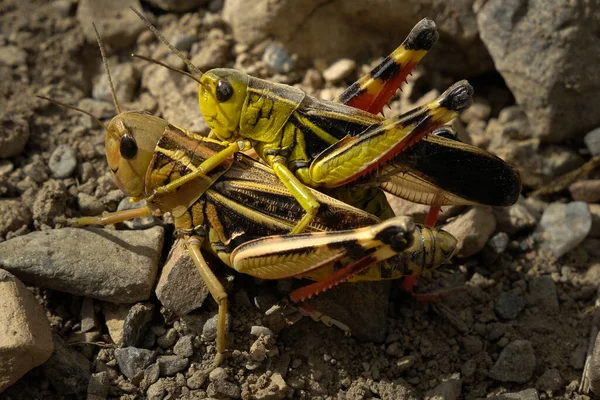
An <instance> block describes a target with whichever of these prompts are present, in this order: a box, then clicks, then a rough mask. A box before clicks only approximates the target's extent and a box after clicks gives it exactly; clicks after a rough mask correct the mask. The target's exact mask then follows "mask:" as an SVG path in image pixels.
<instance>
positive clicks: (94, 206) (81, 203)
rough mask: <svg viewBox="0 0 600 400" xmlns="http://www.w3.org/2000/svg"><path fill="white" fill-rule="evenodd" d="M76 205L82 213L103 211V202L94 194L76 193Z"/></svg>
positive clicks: (91, 213) (95, 213)
mask: <svg viewBox="0 0 600 400" xmlns="http://www.w3.org/2000/svg"><path fill="white" fill-rule="evenodd" d="M77 206H78V207H79V211H81V214H82V215H99V214H101V213H102V211H104V204H102V202H101V201H100V200H98V199H97V198H95V197H94V196H90V195H89V194H86V193H82V192H79V193H77Z"/></svg>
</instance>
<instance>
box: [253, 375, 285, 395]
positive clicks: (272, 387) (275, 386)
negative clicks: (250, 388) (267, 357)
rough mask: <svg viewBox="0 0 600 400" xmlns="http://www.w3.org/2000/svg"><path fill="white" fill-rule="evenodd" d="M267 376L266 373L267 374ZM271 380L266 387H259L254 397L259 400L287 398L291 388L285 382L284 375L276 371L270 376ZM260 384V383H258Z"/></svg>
mask: <svg viewBox="0 0 600 400" xmlns="http://www.w3.org/2000/svg"><path fill="white" fill-rule="evenodd" d="M265 376H266V375H265ZM269 379H270V382H269V383H268V384H267V385H265V386H264V387H262V386H261V387H260V388H258V390H257V391H256V392H255V393H253V396H252V397H253V398H255V399H257V400H282V399H285V398H286V396H287V395H288V393H289V392H290V391H291V388H290V387H289V386H288V385H287V383H286V382H285V380H284V378H283V376H282V375H281V374H280V373H278V372H275V373H273V375H271V376H270V378H269ZM257 386H258V385H257Z"/></svg>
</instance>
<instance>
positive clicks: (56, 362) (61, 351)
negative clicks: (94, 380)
mask: <svg viewBox="0 0 600 400" xmlns="http://www.w3.org/2000/svg"><path fill="white" fill-rule="evenodd" d="M52 339H53V340H54V352H53V353H52V356H51V357H50V358H49V359H48V361H46V363H45V364H44V374H45V376H46V378H47V379H48V381H50V383H51V384H52V386H54V388H55V389H56V390H57V391H58V393H59V394H61V395H63V396H76V397H80V396H85V393H86V391H87V387H88V384H89V381H90V378H91V374H90V362H89V361H88V360H87V358H85V357H84V356H83V354H81V353H80V352H78V351H76V350H75V349H74V348H72V347H71V346H69V345H67V343H65V342H64V341H63V340H62V339H61V338H60V337H59V336H58V335H56V334H54V335H53V337H52Z"/></svg>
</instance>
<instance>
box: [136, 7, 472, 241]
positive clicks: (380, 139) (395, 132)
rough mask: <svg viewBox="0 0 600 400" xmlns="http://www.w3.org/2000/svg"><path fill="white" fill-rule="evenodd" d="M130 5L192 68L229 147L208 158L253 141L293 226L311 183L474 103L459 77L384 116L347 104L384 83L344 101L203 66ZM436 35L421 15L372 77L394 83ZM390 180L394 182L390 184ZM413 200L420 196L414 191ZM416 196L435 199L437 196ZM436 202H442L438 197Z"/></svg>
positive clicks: (361, 172)
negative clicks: (290, 209) (290, 208)
mask: <svg viewBox="0 0 600 400" xmlns="http://www.w3.org/2000/svg"><path fill="white" fill-rule="evenodd" d="M131 8H132V10H133V11H134V12H135V13H136V14H137V15H138V16H139V17H140V18H141V19H142V20H143V21H144V22H145V23H146V24H147V25H148V27H149V28H150V29H151V30H152V31H153V32H154V33H155V34H156V36H157V37H158V38H159V39H160V40H161V41H162V42H163V43H165V44H166V45H167V46H169V47H170V48H171V50H172V51H173V52H175V53H176V54H177V55H179V56H180V57H181V58H182V60H183V61H184V62H185V63H186V64H187V65H188V67H189V68H190V70H191V71H192V75H190V76H192V77H193V78H194V79H196V81H197V82H198V84H199V87H198V99H199V103H200V110H201V112H202V114H203V115H204V118H205V120H206V122H207V124H208V126H209V127H210V128H211V130H212V131H211V134H212V135H213V136H214V137H216V138H217V139H218V140H220V141H221V142H222V143H224V144H225V145H226V146H227V147H226V148H225V149H224V150H223V151H221V152H219V153H218V154H217V156H216V157H215V160H213V161H214V164H213V165H217V164H218V163H220V162H223V161H225V160H226V159H228V158H229V157H231V155H232V154H233V153H235V152H238V151H244V150H249V149H251V148H254V150H255V151H256V152H257V154H258V155H259V157H261V158H262V159H263V160H264V161H265V162H267V164H268V165H270V166H271V167H272V168H273V170H274V172H275V174H276V175H277V177H278V178H279V179H280V180H281V181H282V182H283V184H284V185H285V186H286V188H287V189H288V190H289V191H290V193H292V194H293V195H294V197H295V198H296V200H297V201H298V202H299V203H300V205H301V206H302V208H303V209H304V210H305V212H306V213H305V214H304V216H303V217H302V218H301V219H300V220H299V221H298V223H297V224H296V226H295V227H294V228H293V229H292V231H291V233H298V232H302V231H303V230H304V229H306V227H307V226H308V224H309V223H310V221H311V220H312V219H313V218H314V216H315V215H316V213H317V210H318V208H319V202H318V200H317V199H316V198H315V196H314V195H313V194H312V192H311V191H310V190H309V189H308V187H338V186H342V185H344V184H346V183H349V182H352V181H355V180H356V179H358V178H360V177H362V176H365V175H367V174H369V173H370V172H373V171H375V170H376V169H378V168H379V167H380V166H382V165H383V164H384V163H386V162H387V161H389V160H391V159H393V158H394V157H395V156H396V155H398V154H399V153H401V152H402V151H403V150H405V149H407V148H409V147H411V146H412V145H414V144H415V143H416V142H418V141H419V140H420V139H422V138H423V137H424V136H425V135H427V134H429V133H431V132H432V131H434V130H435V129H436V128H439V127H441V126H443V125H444V124H446V123H448V122H450V121H451V120H452V119H454V118H455V117H456V116H457V115H458V114H459V113H460V112H461V111H463V110H464V109H466V108H467V107H469V105H470V104H471V100H472V95H473V88H472V87H471V86H470V85H469V84H468V83H467V82H466V81H461V82H458V83H456V84H455V85H453V86H452V87H450V88H449V89H448V90H447V91H445V92H444V93H443V94H442V95H441V96H440V97H439V98H438V99H436V100H435V101H432V102H431V103H429V104H427V105H425V106H422V107H419V108H417V109H414V110H412V111H410V112H408V113H406V114H404V115H402V116H400V117H398V118H389V119H386V118H384V117H382V116H379V115H376V114H373V113H371V112H367V111H363V110H360V109H358V108H354V107H352V106H351V105H353V104H354V105H362V103H361V102H360V101H357V100H359V99H367V97H365V96H367V95H369V102H370V103H371V104H372V105H374V107H377V105H379V104H380V103H381V101H382V99H385V97H386V96H389V95H390V94H388V93H387V92H386V91H385V90H384V91H382V92H381V96H378V95H377V94H375V96H374V97H372V96H370V94H369V93H368V91H367V92H366V93H362V94H363V97H360V98H359V97H357V95H358V94H360V92H361V90H362V89H360V86H359V89H358V90H357V91H355V92H353V91H352V90H354V89H353V88H352V87H351V88H350V89H351V91H350V92H348V94H347V96H346V98H344V100H345V102H346V103H348V104H350V105H345V104H340V103H334V102H329V101H325V100H321V99H317V98H314V97H311V96H309V95H307V94H306V93H305V92H303V91H302V90H301V89H298V88H295V87H292V86H287V85H282V84H277V83H272V82H269V81H266V80H262V79H258V78H255V77H251V76H249V75H246V74H244V73H242V72H239V71H236V70H233V69H227V68H217V69H213V70H210V71H207V72H202V71H200V70H199V69H198V68H197V67H195V66H194V65H193V64H192V63H191V62H190V61H189V60H188V59H187V58H186V57H185V56H184V55H183V54H182V53H181V52H179V51H178V50H177V49H175V48H174V47H173V46H172V45H171V44H170V43H169V42H168V41H167V40H166V39H165V38H164V37H163V36H162V35H161V34H160V33H159V32H158V31H157V30H156V28H155V27H154V26H153V25H152V24H151V23H150V22H149V21H148V20H147V19H146V18H145V17H144V16H143V15H142V14H141V13H140V12H139V11H137V10H136V9H134V8H133V7H131ZM437 37H438V35H437V31H436V28H435V24H434V23H433V21H430V20H423V21H421V23H420V24H419V25H418V26H417V27H415V29H413V31H412V32H411V34H410V35H409V37H408V38H407V40H406V41H405V43H404V44H403V45H402V46H400V47H399V48H398V49H397V50H396V51H395V52H394V53H392V56H391V57H388V59H386V60H385V61H384V62H383V63H382V67H381V68H379V70H378V71H376V72H375V73H374V74H372V78H374V80H373V79H372V80H371V82H377V79H378V78H381V79H385V78H386V77H387V78H389V79H388V80H389V81H390V82H391V84H392V85H394V84H395V85H399V84H400V82H402V81H403V80H404V78H405V77H406V75H407V74H408V73H409V72H410V70H411V69H412V68H413V67H414V66H415V65H416V63H417V62H418V61H419V60H420V59H421V58H422V57H423V56H424V55H425V54H426V53H427V51H428V50H429V49H430V48H431V46H432V45H433V44H434V43H435V42H436V40H437ZM393 66H396V67H399V66H401V67H402V68H400V71H401V73H400V74H398V73H396V72H398V71H396V70H393V71H392V72H394V73H393V74H390V73H389V72H390V69H389V68H391V67H393ZM397 69H398V68H397ZM386 74H387V75H386ZM364 83H365V84H366V83H367V82H364ZM371 87H373V84H371ZM389 87H390V86H388V87H387V88H389ZM375 89H377V88H375ZM371 94H373V93H371ZM353 98H354V101H353ZM381 107H383V104H381ZM207 167H208V165H207ZM206 172H207V170H206V169H202V170H199V171H198V172H196V173H193V174H190V175H188V176H185V177H182V178H180V179H179V180H175V181H173V182H170V183H169V184H168V185H165V186H164V187H159V188H157V189H156V194H164V193H169V192H171V191H173V190H175V189H176V188H177V187H179V186H180V185H182V184H184V183H186V182H188V181H189V180H191V179H194V178H195V177H196V176H198V175H201V174H204V173H206ZM413 186H414V185H413ZM387 187H388V188H389V189H390V190H391V189H392V188H391V187H390V184H388V185H387ZM397 193H401V191H397ZM413 199H419V198H418V197H415V196H413ZM421 201H429V202H431V203H433V202H434V199H428V200H427V199H421ZM438 202H439V203H440V204H439V205H444V204H445V203H444V202H443V199H442V200H440V201H438Z"/></svg>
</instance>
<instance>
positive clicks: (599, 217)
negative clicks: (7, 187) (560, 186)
mask: <svg viewBox="0 0 600 400" xmlns="http://www.w3.org/2000/svg"><path fill="white" fill-rule="evenodd" d="M0 204H2V202H1V201H0ZM589 209H590V214H591V215H592V227H591V228H590V234H589V236H590V237H593V238H597V237H600V204H589ZM0 210H1V206H0ZM0 226H2V225H0ZM0 232H1V231H0ZM0 236H2V233H0Z"/></svg>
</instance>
